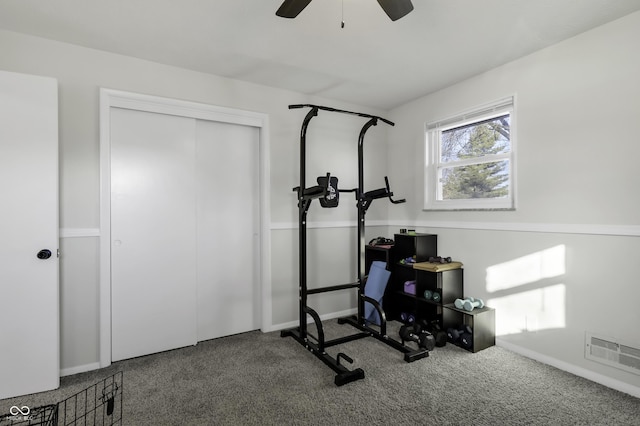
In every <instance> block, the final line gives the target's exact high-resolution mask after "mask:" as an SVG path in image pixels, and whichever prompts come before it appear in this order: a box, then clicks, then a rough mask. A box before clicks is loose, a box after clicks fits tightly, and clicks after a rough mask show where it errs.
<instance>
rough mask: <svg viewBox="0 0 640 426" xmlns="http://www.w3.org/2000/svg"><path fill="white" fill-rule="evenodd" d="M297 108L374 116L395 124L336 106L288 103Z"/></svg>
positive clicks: (291, 107) (290, 107) (290, 106)
mask: <svg viewBox="0 0 640 426" xmlns="http://www.w3.org/2000/svg"><path fill="white" fill-rule="evenodd" d="M298 108H315V109H318V110H322V111H331V112H339V113H341V114H351V115H357V116H358V117H364V118H375V119H377V120H380V121H383V122H385V123H387V124H388V125H390V126H394V125H395V124H393V122H392V121H389V120H387V119H386V118H382V117H378V116H377V115H370V114H365V113H362V112H353V111H347V110H344V109H337V108H331V107H326V106H321V105H312V104H295V105H289V109H298Z"/></svg>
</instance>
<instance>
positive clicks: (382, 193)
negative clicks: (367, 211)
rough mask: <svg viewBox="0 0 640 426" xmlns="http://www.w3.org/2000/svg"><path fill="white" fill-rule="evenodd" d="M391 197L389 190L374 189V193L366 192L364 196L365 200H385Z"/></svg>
mask: <svg viewBox="0 0 640 426" xmlns="http://www.w3.org/2000/svg"><path fill="white" fill-rule="evenodd" d="M388 196H389V191H387V188H380V189H374V190H373V191H369V192H365V193H364V195H363V196H362V198H363V199H365V200H375V199H377V198H384V197H388Z"/></svg>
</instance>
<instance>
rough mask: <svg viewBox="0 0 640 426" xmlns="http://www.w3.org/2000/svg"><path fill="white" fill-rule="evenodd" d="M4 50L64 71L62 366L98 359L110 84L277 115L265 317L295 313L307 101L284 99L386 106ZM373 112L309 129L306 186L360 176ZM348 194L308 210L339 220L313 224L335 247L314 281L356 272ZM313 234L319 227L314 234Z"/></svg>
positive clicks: (126, 64)
mask: <svg viewBox="0 0 640 426" xmlns="http://www.w3.org/2000/svg"><path fill="white" fill-rule="evenodd" d="M0 52H2V55H0V69H4V70H8V71H14V72H22V73H28V74H37V75H46V76H51V77H55V78H57V79H58V82H59V99H60V163H61V164H60V173H61V176H60V185H61V187H60V193H61V202H60V204H61V208H60V210H61V211H60V217H61V223H60V226H61V228H62V232H61V235H62V237H63V238H62V241H61V249H62V255H61V295H62V297H61V304H62V306H61V312H62V319H61V324H62V330H61V333H62V343H61V346H62V354H61V364H62V365H61V368H62V372H63V374H69V373H74V372H79V371H83V370H87V369H91V368H97V362H98V359H99V338H98V337H99V327H100V324H99V312H98V306H99V303H98V302H99V300H98V296H99V291H98V278H99V269H98V268H99V251H98V248H99V244H98V241H99V238H102V237H104V236H100V235H99V225H100V223H99V212H100V211H99V195H100V194H99V171H100V170H99V164H100V162H99V160H100V159H99V102H98V101H99V88H101V87H106V88H111V89H118V90H124V91H130V92H137V93H144V94H150V95H156V96H163V97H169V98H175V99H184V100H189V101H196V102H203V103H208V104H212V105H219V106H225V107H231V108H238V109H243V110H251V111H257V112H262V113H266V114H268V115H269V129H270V147H271V152H270V169H271V180H270V186H271V199H270V206H271V211H270V215H271V221H272V223H273V226H272V227H273V228H274V229H273V231H272V234H273V235H272V236H271V246H272V252H271V260H272V264H271V270H272V271H273V277H271V287H272V295H271V296H272V299H273V300H272V303H273V315H272V324H270V325H268V326H278V325H281V324H286V323H289V322H291V321H295V320H296V318H297V315H298V314H297V302H296V299H297V294H298V273H297V261H298V258H297V252H298V250H297V229H295V228H296V226H297V214H298V213H297V207H296V197H295V193H294V192H293V191H292V188H293V187H294V186H297V185H298V183H299V177H298V176H299V149H298V145H299V134H300V126H301V124H302V119H303V117H304V115H305V114H306V112H307V111H308V110H307V109H299V110H289V109H288V108H287V106H288V105H289V104H299V103H315V104H319V105H327V106H332V107H335V108H341V109H347V110H354V111H359V112H366V113H370V114H375V115H382V114H381V112H380V111H376V110H371V109H367V108H363V107H360V106H357V105H348V104H344V103H339V102H334V101H330V100H326V99H319V98H314V97H309V96H304V95H302V94H299V93H295V92H290V91H285V90H280V89H273V88H268V87H265V86H260V85H256V84H250V83H244V82H240V81H235V80H231V79H227V78H222V77H218V76H213V75H207V74H203V73H198V72H192V71H188V70H185V69H180V68H176V67H171V66H165V65H161V64H157V63H152V62H148V61H144V60H139V59H135V58H131V57H125V56H121V55H115V54H111V53H107V52H102V51H97V50H92V49H87V48H83V47H79V46H74V45H69V44H65V43H59V42H55V41H51V40H46V39H42V38H37V37H32V36H26V35H21V34H17V33H13V32H8V31H0ZM364 122H366V120H365V119H362V118H359V117H355V116H341V115H337V114H332V113H320V115H319V116H318V117H316V118H314V119H313V121H312V122H311V125H310V126H309V133H308V139H309V141H308V144H309V155H308V170H307V181H308V182H309V183H308V185H309V186H311V185H312V184H313V181H314V180H315V177H316V176H319V175H325V174H326V172H331V173H332V174H334V175H336V176H338V177H339V178H340V184H341V187H343V188H351V187H354V186H355V185H356V184H357V172H356V171H355V170H357V157H356V153H357V141H358V134H359V131H360V128H361V126H362V125H363V124H364ZM386 127H387V126H386V125H383V124H381V125H378V126H376V127H374V128H372V129H371V130H370V131H369V132H368V134H367V139H366V143H367V145H368V147H369V149H367V151H366V161H367V168H368V169H369V168H370V169H372V170H373V169H374V168H375V169H376V170H377V173H379V176H378V177H379V181H380V183H379V184H378V183H373V182H372V183H371V185H372V186H373V188H377V187H381V186H383V185H384V181H383V180H382V179H383V176H384V171H385V168H386V150H385V148H384V144H385V141H386V132H387V129H386ZM372 178H373V177H372ZM372 180H373V179H372ZM367 181H369V177H368V178H367ZM373 188H372V189H373ZM341 201H343V202H342V203H341V205H340V206H339V207H338V208H337V209H326V211H322V209H320V208H319V207H318V206H319V204H317V202H314V205H313V206H312V209H311V211H310V214H309V220H310V221H312V222H314V223H315V222H318V223H319V224H322V223H324V224H325V225H326V223H327V221H330V222H336V225H338V227H337V228H331V229H329V230H327V232H326V233H321V232H320V230H318V231H315V230H312V231H311V234H312V235H311V236H310V241H309V245H310V249H309V250H310V255H312V256H316V255H318V256H319V255H324V254H327V255H328V259H327V261H326V262H323V263H321V262H314V264H313V265H312V266H311V269H310V270H311V272H312V273H313V274H315V275H317V277H315V275H314V276H312V279H310V285H330V284H341V283H345V282H350V281H352V280H353V278H354V277H355V266H354V265H353V256H354V254H353V253H354V251H355V244H356V241H355V233H354V230H353V227H350V226H349V224H350V223H352V222H353V223H354V222H355V218H356V215H355V201H354V199H353V195H352V194H346V195H345V196H344V198H343V199H342V200H341ZM329 210H331V211H329ZM369 216H370V217H371V219H372V220H380V219H382V218H385V216H386V210H385V208H384V207H382V206H374V207H372V208H371V210H370V214H369ZM345 225H346V226H345ZM315 234H319V235H318V237H317V238H315ZM329 236H331V238H329ZM106 238H108V236H107V237H106ZM334 281H337V282H334ZM312 303H316V302H312ZM317 303H318V311H319V313H320V314H327V313H333V312H341V311H345V310H349V309H352V308H353V307H354V306H355V303H354V301H353V298H352V297H349V295H348V294H346V295H345V294H344V293H342V296H341V297H340V296H339V295H338V296H337V297H334V296H329V298H328V299H327V300H322V301H318V302H317Z"/></svg>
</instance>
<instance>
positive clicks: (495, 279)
mask: <svg viewBox="0 0 640 426" xmlns="http://www.w3.org/2000/svg"><path fill="white" fill-rule="evenodd" d="M565 252H566V247H565V245H564V244H561V245H559V246H555V247H551V248H548V249H546V250H541V251H538V252H536V253H532V254H529V255H527V256H522V257H519V258H517V259H513V260H510V261H508V262H504V263H500V264H498V265H493V266H490V267H488V268H487V277H486V281H487V291H489V292H494V291H499V290H506V289H509V288H513V287H517V286H520V285H524V284H529V283H534V282H537V281H540V280H541V279H543V278H552V277H557V276H561V275H564V273H565V272H566V267H565V258H566V255H565Z"/></svg>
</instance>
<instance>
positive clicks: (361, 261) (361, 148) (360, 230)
mask: <svg viewBox="0 0 640 426" xmlns="http://www.w3.org/2000/svg"><path fill="white" fill-rule="evenodd" d="M377 125H378V118H377V117H373V118H371V120H369V121H367V122H366V123H365V125H364V126H362V129H361V130H360V136H359V137H358V192H357V198H358V282H359V283H360V289H359V290H358V291H359V293H360V294H362V295H364V275H365V271H364V269H365V265H364V263H365V260H364V250H365V249H364V246H365V240H364V229H365V228H364V216H365V214H366V213H367V210H366V208H365V207H364V206H363V204H362V203H363V202H364V200H362V195H363V194H364V193H365V190H364V135H365V134H366V133H367V130H369V128H371V126H377ZM362 318H364V299H363V298H362V297H358V319H362Z"/></svg>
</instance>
